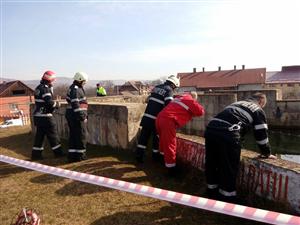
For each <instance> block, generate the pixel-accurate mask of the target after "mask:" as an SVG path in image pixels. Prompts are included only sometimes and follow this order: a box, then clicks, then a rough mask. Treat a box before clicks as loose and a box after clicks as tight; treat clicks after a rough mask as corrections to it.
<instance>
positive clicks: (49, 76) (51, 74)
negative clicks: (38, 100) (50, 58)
mask: <svg viewBox="0 0 300 225" xmlns="http://www.w3.org/2000/svg"><path fill="white" fill-rule="evenodd" d="M55 78H56V77H55V73H54V72H53V71H50V70H48V71H46V72H45V73H44V74H43V76H42V80H47V81H49V82H53V81H55Z"/></svg>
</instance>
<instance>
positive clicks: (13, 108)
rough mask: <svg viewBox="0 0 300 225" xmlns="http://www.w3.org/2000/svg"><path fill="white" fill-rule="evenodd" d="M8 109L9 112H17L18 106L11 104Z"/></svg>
mask: <svg viewBox="0 0 300 225" xmlns="http://www.w3.org/2000/svg"><path fill="white" fill-rule="evenodd" d="M9 109H10V110H11V111H15V110H18V105H17V104H15V103H11V104H9Z"/></svg>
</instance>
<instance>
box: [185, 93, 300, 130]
mask: <svg viewBox="0 0 300 225" xmlns="http://www.w3.org/2000/svg"><path fill="white" fill-rule="evenodd" d="M255 92H257V90H252V91H235V92H228V91H224V92H221V93H214V94H204V95H199V96H198V102H199V103H200V104H201V105H203V106H204V108H205V111H206V114H205V116H204V117H199V118H194V119H193V120H192V121H190V122H189V123H188V124H187V125H186V126H185V127H184V128H182V129H180V131H181V132H183V133H185V134H193V135H202V134H203V132H204V130H205V127H206V125H207V123H208V121H209V120H210V119H211V118H212V117H214V116H215V115H216V114H217V113H219V112H221V111H222V110H223V109H224V107H226V106H227V105H229V104H231V103H233V102H235V101H237V100H238V101H239V100H243V99H246V98H249V97H251V95H252V94H254V93H255ZM261 92H263V93H265V94H266V96H267V99H268V101H267V105H266V107H265V108H264V111H265V113H266V117H267V122H268V125H269V127H274V128H282V129H290V128H296V129H300V100H280V99H281V92H280V90H279V91H278V90H276V89H274V90H273V89H272V90H263V91H261ZM277 107H279V109H280V112H281V113H280V115H278V113H276V111H278V110H277Z"/></svg>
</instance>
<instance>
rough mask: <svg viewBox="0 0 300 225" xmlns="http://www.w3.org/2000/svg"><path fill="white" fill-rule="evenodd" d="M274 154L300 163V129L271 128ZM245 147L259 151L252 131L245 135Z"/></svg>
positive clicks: (270, 137)
mask: <svg viewBox="0 0 300 225" xmlns="http://www.w3.org/2000/svg"><path fill="white" fill-rule="evenodd" d="M269 140H270V144H271V148H272V154H276V155H280V156H281V158H282V159H285V160H289V161H294V162H297V163H299V164H300V130H284V131H283V130H270V131H269ZM243 148H246V149H250V150H254V151H257V152H259V149H258V147H257V145H256V142H255V139H254V137H253V134H252V132H249V133H248V134H247V135H246V137H245V142H244V145H243Z"/></svg>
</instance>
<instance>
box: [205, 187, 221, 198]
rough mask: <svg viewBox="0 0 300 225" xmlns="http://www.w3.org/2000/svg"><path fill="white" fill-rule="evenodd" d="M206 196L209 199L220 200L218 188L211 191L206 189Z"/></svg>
mask: <svg viewBox="0 0 300 225" xmlns="http://www.w3.org/2000/svg"><path fill="white" fill-rule="evenodd" d="M206 195H207V197H208V198H209V199H214V200H221V196H220V193H219V188H213V189H210V188H207V189H206Z"/></svg>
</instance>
